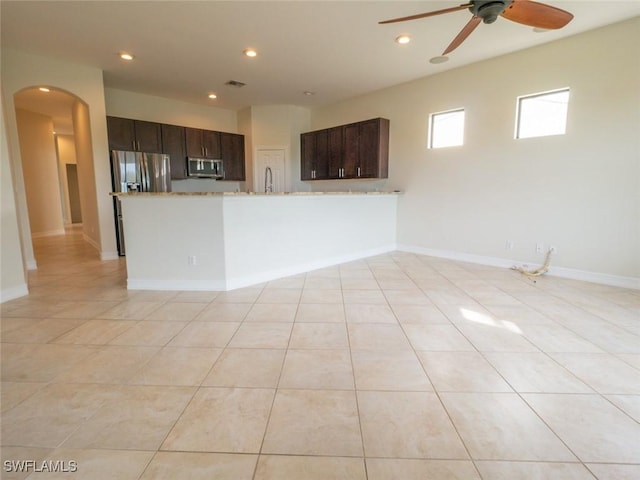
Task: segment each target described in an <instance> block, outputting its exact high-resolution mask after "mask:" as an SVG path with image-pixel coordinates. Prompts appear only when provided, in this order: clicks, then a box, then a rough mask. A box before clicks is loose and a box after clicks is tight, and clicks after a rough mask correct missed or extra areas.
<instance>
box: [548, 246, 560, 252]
mask: <svg viewBox="0 0 640 480" xmlns="http://www.w3.org/2000/svg"><path fill="white" fill-rule="evenodd" d="M549 251H550V252H551V253H554V254H555V253H558V247H556V246H555V245H551V246H550V247H549Z"/></svg>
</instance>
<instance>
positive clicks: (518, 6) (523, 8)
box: [501, 0, 573, 30]
mask: <svg viewBox="0 0 640 480" xmlns="http://www.w3.org/2000/svg"><path fill="white" fill-rule="evenodd" d="M501 16H503V17H504V18H506V19H507V20H511V21H512V22H517V23H522V24H523V25H529V26H530V27H537V28H545V29H549V30H555V29H558V28H562V27H564V26H565V25H566V24H567V23H569V22H570V21H571V19H572V18H573V15H572V14H571V13H569V12H565V11H564V10H561V9H559V8H556V7H552V6H551V5H546V4H544V3H538V2H533V1H531V0H514V2H513V3H512V4H511V5H509V6H508V7H507V8H506V10H505V11H504V12H503V13H502V15H501Z"/></svg>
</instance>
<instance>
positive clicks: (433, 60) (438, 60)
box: [429, 55, 449, 65]
mask: <svg viewBox="0 0 640 480" xmlns="http://www.w3.org/2000/svg"><path fill="white" fill-rule="evenodd" d="M448 61H449V57H447V56H446V55H440V56H439V57H433V58H431V59H429V63H433V64H436V65H437V64H438V63H445V62H448Z"/></svg>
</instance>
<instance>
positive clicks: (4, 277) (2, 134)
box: [0, 95, 29, 303]
mask: <svg viewBox="0 0 640 480" xmlns="http://www.w3.org/2000/svg"><path fill="white" fill-rule="evenodd" d="M0 98H2V105H1V107H2V108H0V110H2V111H1V112H0V162H1V170H0V195H2V197H1V201H0V210H1V215H0V218H1V223H0V258H2V261H0V303H1V302H5V301H7V300H12V299H14V298H18V297H22V296H24V295H27V294H28V293H29V291H28V289H27V281H26V276H25V269H24V264H23V258H22V255H20V252H21V249H20V231H19V229H18V217H17V215H16V199H15V191H14V188H13V178H12V177H13V176H12V172H11V164H10V162H9V158H10V153H9V143H8V142H7V132H6V130H5V121H4V119H5V113H6V112H5V111H4V95H0ZM27 221H28V220H27Z"/></svg>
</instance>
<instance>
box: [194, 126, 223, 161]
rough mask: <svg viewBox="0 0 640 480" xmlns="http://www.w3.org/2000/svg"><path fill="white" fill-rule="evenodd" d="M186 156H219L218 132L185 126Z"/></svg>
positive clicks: (217, 157)
mask: <svg viewBox="0 0 640 480" xmlns="http://www.w3.org/2000/svg"><path fill="white" fill-rule="evenodd" d="M185 139H186V144H187V156H188V157H194V158H215V159H220V158H221V148H220V132H215V131H213V130H201V129H199V128H185Z"/></svg>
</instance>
